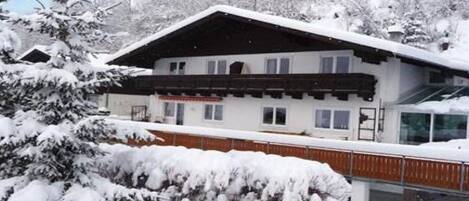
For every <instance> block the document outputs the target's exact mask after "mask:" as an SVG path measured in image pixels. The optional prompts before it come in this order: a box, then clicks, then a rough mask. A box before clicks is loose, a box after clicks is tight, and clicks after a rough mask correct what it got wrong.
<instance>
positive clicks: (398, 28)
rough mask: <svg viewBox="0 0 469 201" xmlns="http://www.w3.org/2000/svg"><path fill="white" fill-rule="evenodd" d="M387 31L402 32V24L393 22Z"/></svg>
mask: <svg viewBox="0 0 469 201" xmlns="http://www.w3.org/2000/svg"><path fill="white" fill-rule="evenodd" d="M388 32H389V33H392V32H394V33H395V32H398V33H404V29H403V28H402V26H400V25H397V24H395V25H392V26H390V27H388Z"/></svg>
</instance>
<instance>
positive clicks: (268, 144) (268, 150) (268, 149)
mask: <svg viewBox="0 0 469 201" xmlns="http://www.w3.org/2000/svg"><path fill="white" fill-rule="evenodd" d="M269 153H270V142H267V154H269Z"/></svg>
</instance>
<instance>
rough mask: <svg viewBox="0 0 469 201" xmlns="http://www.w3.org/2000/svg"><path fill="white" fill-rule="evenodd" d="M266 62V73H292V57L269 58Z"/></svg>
mask: <svg viewBox="0 0 469 201" xmlns="http://www.w3.org/2000/svg"><path fill="white" fill-rule="evenodd" d="M265 63H266V67H265V73H266V74H288V73H290V58H268V59H266V62H265Z"/></svg>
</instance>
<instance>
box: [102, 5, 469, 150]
mask: <svg viewBox="0 0 469 201" xmlns="http://www.w3.org/2000/svg"><path fill="white" fill-rule="evenodd" d="M226 26H228V27H226ZM229 27H231V28H229ZM232 27H236V28H232ZM207 29H209V30H208V31H207ZM212 29H213V30H212ZM225 29H231V30H225ZM296 32H298V33H296ZM289 34H293V35H291V36H290V35H289ZM298 34H304V35H305V36H307V37H311V38H307V39H306V38H305V39H303V38H301V37H303V36H301V35H300V36H299V35H298ZM303 40H304V41H303ZM109 63H110V64H118V65H129V66H138V67H145V68H151V69H153V77H152V76H147V77H146V80H145V81H141V82H142V83H143V85H145V84H150V81H149V80H151V79H154V80H161V79H163V78H164V79H169V82H176V83H175V84H172V85H168V86H169V87H168V86H166V85H165V87H164V89H163V88H158V86H150V88H153V87H156V89H155V92H154V93H153V94H151V96H149V100H148V115H149V119H150V121H152V122H163V123H169V124H179V125H188V126H202V127H216V128H228V129H238V130H249V131H262V132H272V133H283V134H295V135H308V136H312V137H318V138H331V139H343V140H368V141H378V142H386V143H402V144H421V143H426V142H433V141H447V140H450V139H460V138H466V137H467V134H468V129H467V128H468V125H467V124H468V114H469V112H466V111H465V110H453V109H450V110H448V111H444V112H442V113H441V111H440V112H438V111H434V110H433V109H432V108H431V107H430V108H426V109H422V108H419V107H414V106H416V105H418V104H419V103H425V102H427V101H437V102H442V101H446V100H447V99H453V98H459V97H460V96H464V95H465V92H466V88H465V86H466V85H467V81H466V78H465V77H468V76H467V75H468V74H467V71H465V70H461V69H462V68H461V66H463V67H465V66H464V65H459V64H455V63H452V62H451V61H448V60H445V59H444V58H440V57H439V56H438V55H435V54H432V53H429V52H426V51H424V50H419V49H416V48H412V47H408V46H405V45H401V44H397V43H394V42H390V41H385V40H380V39H376V38H371V37H368V36H361V35H357V34H353V33H346V32H339V31H329V30H323V29H321V28H318V27H310V25H308V24H306V23H302V22H297V21H293V20H286V19H283V18H278V17H273V16H268V15H263V14H258V13H255V12H250V11H244V10H241V9H234V8H230V7H215V8H212V9H209V10H207V11H204V12H202V13H200V14H198V15H196V16H194V17H191V18H189V19H187V20H185V21H183V22H181V23H178V24H176V25H174V26H172V27H170V28H168V29H166V30H163V31H162V32H160V33H157V34H155V35H154V36H150V37H149V38H147V39H144V40H143V41H141V42H139V43H136V44H134V45H132V46H130V47H128V48H126V49H124V50H122V51H120V52H118V53H116V54H115V55H114V57H113V58H112V59H110V61H109ZM468 69H469V68H468ZM348 74H350V75H354V76H355V75H367V76H372V77H373V78H374V80H375V83H374V85H373V86H371V87H374V88H373V89H374V91H373V92H372V97H371V98H369V97H368V98H367V97H363V96H361V95H360V93H355V92H350V93H349V92H348V91H335V90H336V88H335V87H333V86H325V88H324V89H321V88H318V89H311V91H310V92H305V91H301V92H295V93H296V95H291V94H290V93H293V92H291V90H290V88H289V89H287V88H284V89H283V90H284V91H283V92H280V93H278V91H276V93H274V94H271V93H270V91H269V90H270V89H269V88H266V89H264V91H261V92H260V95H259V94H257V95H253V94H250V93H249V92H246V93H242V94H239V93H232V90H231V89H229V87H226V89H225V90H226V91H223V90H221V89H214V88H212V87H209V88H203V89H202V88H200V87H199V88H198V86H199V85H200V83H198V82H197V80H198V79H199V81H200V80H201V79H202V78H203V79H205V78H207V77H210V76H211V77H217V76H225V77H226V78H229V80H228V79H227V80H226V83H229V82H232V81H231V80H232V79H233V76H234V77H241V78H243V79H246V80H248V79H249V80H252V79H260V78H249V76H250V75H266V76H268V77H269V76H270V77H271V78H272V79H273V78H275V79H276V78H277V77H278V78H279V79H280V77H285V76H286V75H305V76H306V75H324V77H329V78H331V79H336V78H334V75H337V76H338V77H344V76H345V77H346V76H347V75H348ZM161 76H163V77H161ZM176 76H177V77H178V78H176ZM204 76H205V77H204ZM227 76H228V77H227ZM230 76H232V77H230ZM186 78H187V79H186ZM337 79H342V78H337ZM189 80H193V81H189ZM194 80H195V81H194ZM318 80H319V81H318V83H319V82H322V81H320V79H318ZM191 82H192V83H191ZM246 82H247V81H246ZM285 82H286V83H290V82H292V81H291V79H290V81H288V79H286V81H285ZM336 82H338V83H340V82H341V81H340V80H339V81H336ZM328 83H333V84H331V85H334V83H335V82H334V81H332V82H328ZM141 85H142V84H141ZM150 85H151V84H150ZM182 85H184V86H182ZM267 85H268V83H267V84H266V86H267ZM287 85H288V84H286V85H285V86H287ZM288 86H289V85H288ZM368 87H370V86H368ZM274 88H275V87H274ZM280 88H282V87H280ZM300 88H301V87H300ZM359 88H360V87H358V88H357V89H354V90H361V88H360V89H359ZM182 89H184V90H182ZM189 89H190V90H193V91H190V90H189ZM326 89H327V90H326ZM329 89H331V90H332V91H328V90H329ZM230 90H231V91H230ZM246 90H248V89H246ZM275 90H276V89H275ZM189 91H190V92H189ZM280 91H281V90H280ZM256 93H257V92H256ZM298 93H300V95H298ZM468 111H469V110H468ZM455 133H457V134H456V135H455Z"/></svg>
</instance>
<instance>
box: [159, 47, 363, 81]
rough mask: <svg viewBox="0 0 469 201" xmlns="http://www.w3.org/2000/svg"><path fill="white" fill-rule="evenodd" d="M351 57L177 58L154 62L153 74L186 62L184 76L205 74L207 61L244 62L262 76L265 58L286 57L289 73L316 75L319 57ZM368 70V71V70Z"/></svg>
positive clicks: (306, 54) (315, 54) (308, 54)
mask: <svg viewBox="0 0 469 201" xmlns="http://www.w3.org/2000/svg"><path fill="white" fill-rule="evenodd" d="M331 55H333V56H340V55H347V56H352V55H353V52H352V51H322V52H294V53H292V52H286V53H271V54H245V55H223V56H203V57H179V58H163V59H160V60H158V61H156V62H155V71H154V74H158V75H167V74H169V64H170V63H171V62H182V61H184V62H186V74H187V75H189V74H206V73H207V63H208V61H209V60H220V59H223V60H226V61H227V64H228V66H229V65H230V64H232V63H233V62H236V61H241V62H244V63H245V64H246V65H247V66H248V68H249V70H250V73H251V74H262V73H264V72H265V60H266V59H267V58H276V57H288V58H290V62H291V66H290V71H291V72H290V73H318V72H319V62H320V57H321V56H331ZM356 60H359V59H356ZM356 62H359V63H361V62H360V61H355V62H354V64H353V65H352V71H353V72H365V71H367V69H361V68H359V70H355V68H354V66H355V64H357V63H356ZM368 70H369V69H368Z"/></svg>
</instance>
